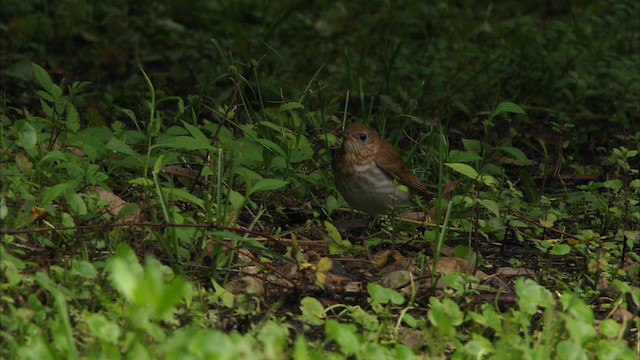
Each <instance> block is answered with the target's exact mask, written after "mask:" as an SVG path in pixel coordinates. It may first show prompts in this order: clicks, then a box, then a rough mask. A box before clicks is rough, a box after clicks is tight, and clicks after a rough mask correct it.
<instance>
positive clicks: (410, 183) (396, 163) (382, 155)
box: [376, 143, 428, 195]
mask: <svg viewBox="0 0 640 360" xmlns="http://www.w3.org/2000/svg"><path fill="white" fill-rule="evenodd" d="M381 145H382V146H381V148H380V150H379V151H378V153H377V154H376V164H377V165H378V167H380V168H381V169H382V170H383V171H384V172H385V173H387V174H388V175H389V176H391V177H393V178H394V179H396V180H397V181H398V182H399V183H401V184H403V185H405V186H407V187H409V189H411V191H413V192H414V193H416V194H420V195H427V194H428V191H427V187H426V186H425V185H424V184H423V183H422V181H420V179H418V177H417V176H416V174H414V173H413V171H412V170H411V168H410V167H409V166H408V165H407V164H406V163H405V162H404V161H403V160H402V158H401V157H400V156H399V155H398V153H397V152H396V151H395V149H394V148H393V147H392V146H391V145H389V144H387V143H382V144H381Z"/></svg>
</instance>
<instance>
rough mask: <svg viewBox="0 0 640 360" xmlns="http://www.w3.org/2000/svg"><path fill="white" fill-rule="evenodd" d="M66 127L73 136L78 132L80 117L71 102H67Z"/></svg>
mask: <svg viewBox="0 0 640 360" xmlns="http://www.w3.org/2000/svg"><path fill="white" fill-rule="evenodd" d="M66 126H67V129H68V130H69V131H70V132H71V133H72V134H75V133H77V132H78V130H80V115H79V114H78V110H77V109H76V107H75V106H74V105H73V104H72V103H71V102H67V117H66Z"/></svg>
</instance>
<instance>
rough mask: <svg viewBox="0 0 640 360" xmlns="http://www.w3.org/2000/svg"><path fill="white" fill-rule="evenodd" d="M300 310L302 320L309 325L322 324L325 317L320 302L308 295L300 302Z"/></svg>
mask: <svg viewBox="0 0 640 360" xmlns="http://www.w3.org/2000/svg"><path fill="white" fill-rule="evenodd" d="M300 311H301V312H302V319H303V321H304V322H306V323H307V324H309V325H322V324H323V323H324V320H325V319H326V317H327V315H326V314H325V312H324V306H322V303H320V301H318V300H317V299H315V298H312V297H308V296H307V297H305V298H304V299H302V301H301V302H300Z"/></svg>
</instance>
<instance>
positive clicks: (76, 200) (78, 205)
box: [65, 192, 87, 215]
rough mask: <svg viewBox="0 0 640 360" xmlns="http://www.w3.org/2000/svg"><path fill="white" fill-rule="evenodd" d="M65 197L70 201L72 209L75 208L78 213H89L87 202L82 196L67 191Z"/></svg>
mask: <svg viewBox="0 0 640 360" xmlns="http://www.w3.org/2000/svg"><path fill="white" fill-rule="evenodd" d="M65 199H67V202H68V203H69V206H70V207H71V210H73V211H74V212H75V213H76V214H78V215H86V214H87V204H85V202H84V200H83V199H82V196H80V194H78V193H75V192H70V193H66V195H65Z"/></svg>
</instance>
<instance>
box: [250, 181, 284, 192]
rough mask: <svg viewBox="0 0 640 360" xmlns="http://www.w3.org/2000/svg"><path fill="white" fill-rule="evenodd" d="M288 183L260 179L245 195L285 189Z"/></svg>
mask: <svg viewBox="0 0 640 360" xmlns="http://www.w3.org/2000/svg"><path fill="white" fill-rule="evenodd" d="M288 183H289V182H288V181H285V180H280V179H260V180H258V181H257V182H256V183H255V184H254V185H253V186H252V187H251V189H250V191H249V192H248V193H247V196H249V195H251V194H253V193H256V192H258V191H267V190H275V189H280V188H283V187H285V186H286V185H287V184H288Z"/></svg>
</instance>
